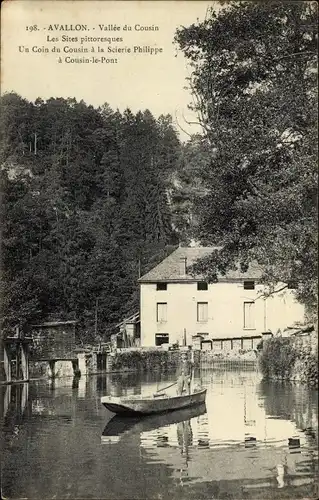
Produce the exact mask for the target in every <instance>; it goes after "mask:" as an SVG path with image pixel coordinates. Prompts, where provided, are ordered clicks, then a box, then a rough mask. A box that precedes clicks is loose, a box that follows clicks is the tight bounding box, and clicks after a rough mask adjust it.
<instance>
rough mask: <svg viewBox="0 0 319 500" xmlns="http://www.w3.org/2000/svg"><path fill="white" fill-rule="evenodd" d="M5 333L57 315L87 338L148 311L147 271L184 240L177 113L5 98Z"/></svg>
mask: <svg viewBox="0 0 319 500" xmlns="http://www.w3.org/2000/svg"><path fill="white" fill-rule="evenodd" d="M1 110H2V124H1V153H0V154H1V165H2V169H1V192H2V197H3V199H2V214H1V215H2V217H1V218H2V222H3V224H2V226H3V227H2V286H1V288H2V318H3V324H2V326H3V331H4V333H5V332H8V331H10V328H12V327H13V326H14V325H17V324H20V325H21V326H23V325H24V324H26V323H28V322H30V321H34V320H39V319H43V318H46V317H48V315H50V314H55V315H60V317H63V318H77V319H79V320H80V330H81V335H82V337H83V338H85V340H90V339H92V335H93V333H94V322H95V313H96V311H97V312H98V331H99V333H100V334H102V335H104V334H105V332H107V331H108V330H107V329H108V327H109V326H111V325H112V324H114V323H116V322H117V321H118V320H121V319H122V317H123V315H124V314H126V313H130V312H134V311H135V310H136V309H137V308H138V288H137V279H138V277H139V274H141V273H144V272H146V271H147V270H148V269H149V268H150V267H151V266H153V265H154V264H156V263H157V262H158V261H159V260H161V259H162V258H163V257H164V256H165V255H166V253H167V252H170V251H171V250H172V245H176V243H178V240H177V236H176V234H175V232H174V230H173V229H172V227H173V226H172V216H171V211H170V208H169V206H168V193H169V188H170V185H171V177H172V173H173V172H175V171H176V169H177V166H178V162H179V157H180V147H181V146H180V142H179V139H178V136H177V134H176V132H175V130H174V128H173V126H172V122H171V118H170V117H169V116H161V117H159V118H158V119H157V120H156V119H155V118H154V117H153V116H152V114H151V112H150V111H147V110H146V111H144V112H138V113H137V114H136V115H134V114H133V113H132V112H131V111H130V110H128V109H127V110H126V111H125V112H124V113H122V114H121V113H120V112H118V111H114V110H112V109H111V108H110V107H109V106H108V105H107V104H105V105H104V106H102V107H101V108H100V109H94V108H93V107H92V106H88V105H86V104H85V103H84V102H83V101H81V102H77V101H76V100H75V99H62V98H56V99H53V98H51V99H48V100H47V101H46V102H44V101H42V100H40V99H38V100H37V101H35V103H31V102H28V101H27V100H25V99H23V98H21V97H20V96H18V95H16V94H14V93H11V94H6V95H4V96H3V97H2V102H1Z"/></svg>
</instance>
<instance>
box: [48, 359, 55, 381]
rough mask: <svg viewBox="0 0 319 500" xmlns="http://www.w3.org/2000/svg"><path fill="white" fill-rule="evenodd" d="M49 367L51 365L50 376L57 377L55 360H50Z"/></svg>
mask: <svg viewBox="0 0 319 500" xmlns="http://www.w3.org/2000/svg"><path fill="white" fill-rule="evenodd" d="M49 367H50V375H49V377H50V378H52V379H54V378H55V360H50V361H49Z"/></svg>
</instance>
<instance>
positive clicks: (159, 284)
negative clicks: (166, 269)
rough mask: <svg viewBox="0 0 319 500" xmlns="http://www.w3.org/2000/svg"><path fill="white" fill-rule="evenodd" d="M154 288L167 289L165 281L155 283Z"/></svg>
mask: <svg viewBox="0 0 319 500" xmlns="http://www.w3.org/2000/svg"><path fill="white" fill-rule="evenodd" d="M156 290H161V291H162V290H167V283H156Z"/></svg>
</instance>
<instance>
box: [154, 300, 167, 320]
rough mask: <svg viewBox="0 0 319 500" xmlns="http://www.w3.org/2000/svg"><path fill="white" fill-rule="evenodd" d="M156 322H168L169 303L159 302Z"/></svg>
mask: <svg viewBox="0 0 319 500" xmlns="http://www.w3.org/2000/svg"><path fill="white" fill-rule="evenodd" d="M156 321H157V322H158V323H163V322H165V321H167V302H157V310H156Z"/></svg>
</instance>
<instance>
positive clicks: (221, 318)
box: [140, 282, 304, 346]
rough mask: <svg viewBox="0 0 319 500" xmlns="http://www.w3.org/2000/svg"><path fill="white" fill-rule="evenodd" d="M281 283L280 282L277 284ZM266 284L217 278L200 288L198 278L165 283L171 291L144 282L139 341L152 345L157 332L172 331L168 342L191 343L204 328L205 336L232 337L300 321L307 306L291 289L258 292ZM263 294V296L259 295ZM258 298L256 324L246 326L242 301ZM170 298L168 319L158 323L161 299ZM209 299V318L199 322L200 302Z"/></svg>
mask: <svg viewBox="0 0 319 500" xmlns="http://www.w3.org/2000/svg"><path fill="white" fill-rule="evenodd" d="M279 288H280V285H278V289H279ZM262 291H263V286H262V285H256V286H255V289H254V290H245V289H244V285H243V283H234V282H232V283H223V282H219V283H214V284H209V285H208V290H207V291H206V290H205V291H204V290H203V291H199V290H197V283H196V282H189V283H167V290H165V291H157V289H156V283H141V294H140V301H141V302H140V318H141V345H142V346H154V345H155V335H156V334H157V333H164V334H165V333H166V334H167V333H168V334H169V343H170V344H172V343H175V342H177V341H178V342H179V343H180V344H183V338H184V329H186V343H187V344H188V345H191V344H192V336H193V335H196V334H202V333H206V334H208V335H207V338H211V339H213V338H233V337H244V336H254V335H260V334H261V333H262V332H265V331H268V330H271V331H272V332H273V333H276V332H277V330H278V329H279V328H280V329H281V330H282V329H284V328H285V327H287V326H290V325H292V324H293V323H294V322H296V321H303V320H304V307H303V306H302V305H301V304H299V303H298V302H296V301H295V299H294V295H293V290H287V289H286V290H285V291H283V292H280V293H278V294H275V295H273V296H271V297H269V298H268V299H267V300H264V298H262V297H259V296H260V294H261V292H262ZM258 297H259V298H258ZM250 301H252V302H255V305H254V328H249V329H248V328H244V302H250ZM160 302H162V303H163V302H164V303H167V320H166V321H162V322H157V303H160ZM198 302H207V303H208V318H207V321H205V322H198V321H197V303H198Z"/></svg>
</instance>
